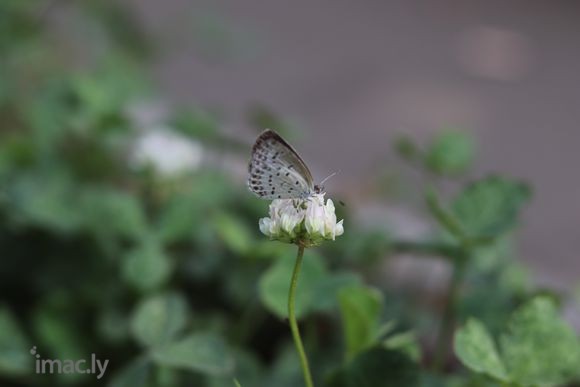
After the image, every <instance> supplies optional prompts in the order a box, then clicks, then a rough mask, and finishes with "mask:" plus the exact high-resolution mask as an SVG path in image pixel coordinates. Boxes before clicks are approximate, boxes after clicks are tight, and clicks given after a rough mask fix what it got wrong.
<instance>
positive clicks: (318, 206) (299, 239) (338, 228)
mask: <svg viewBox="0 0 580 387" xmlns="http://www.w3.org/2000/svg"><path fill="white" fill-rule="evenodd" d="M269 215H270V216H269V217H267V218H262V219H260V221H259V225H260V231H261V232H262V233H263V234H264V235H266V236H267V237H269V238H270V239H272V240H279V241H282V242H286V243H295V244H301V245H304V246H316V245H319V244H320V243H322V242H323V241H324V240H334V239H335V238H336V237H337V236H340V235H342V234H343V233H344V227H343V224H342V223H343V221H342V220H341V221H340V222H337V221H336V214H335V208H334V203H333V202H332V200H331V199H328V200H327V201H326V203H325V202H324V193H322V194H316V195H313V196H311V197H309V198H307V199H275V200H273V201H272V203H271V204H270V214H269Z"/></svg>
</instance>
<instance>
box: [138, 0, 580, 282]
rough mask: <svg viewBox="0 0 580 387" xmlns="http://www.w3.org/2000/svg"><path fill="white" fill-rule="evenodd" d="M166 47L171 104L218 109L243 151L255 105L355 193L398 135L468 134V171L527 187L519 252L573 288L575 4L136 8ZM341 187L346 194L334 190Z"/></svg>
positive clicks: (578, 63)
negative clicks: (473, 161)
mask: <svg viewBox="0 0 580 387" xmlns="http://www.w3.org/2000/svg"><path fill="white" fill-rule="evenodd" d="M129 3H130V4H131V6H132V7H133V8H134V9H135V12H136V14H137V15H138V17H139V18H140V19H142V20H143V21H144V22H145V25H146V26H147V28H148V32H149V33H150V34H151V35H152V36H153V37H154V38H155V40H156V41H157V42H158V44H159V47H158V48H160V49H161V50H162V55H159V60H158V62H157V63H156V64H155V65H154V68H153V69H152V70H153V74H154V77H155V79H156V81H157V83H158V84H159V85H160V86H161V88H162V90H163V92H164V93H165V95H166V96H168V98H169V99H170V101H171V102H173V103H175V104H179V105H187V104H198V105H199V104H201V105H202V106H206V107H219V108H221V109H223V111H224V112H227V116H226V117H225V120H226V122H227V125H226V127H227V130H229V131H231V132H236V133H238V132H239V136H240V137H241V138H244V139H246V140H247V141H248V142H250V141H251V140H252V137H253V136H254V135H255V132H254V131H252V130H251V128H249V127H248V125H247V120H244V115H245V114H246V112H247V110H248V108H249V107H251V106H253V105H254V104H256V103H260V104H263V105H265V106H267V107H269V108H271V109H272V110H273V111H275V112H276V113H279V114H280V115H281V116H282V117H284V118H287V119H289V120H290V121H291V122H293V123H295V124H296V125H297V126H299V127H300V128H302V129H303V130H304V131H305V132H307V133H308V135H307V136H303V137H302V138H299V139H297V140H296V141H295V145H296V147H297V148H298V149H299V150H300V151H301V153H302V155H303V156H304V158H305V159H306V160H307V161H309V163H311V164H312V167H313V169H314V171H315V175H316V176H317V177H319V178H320V177H323V176H325V175H326V174H328V173H330V172H332V171H335V170H340V171H341V172H342V174H341V177H340V178H336V179H335V181H334V182H333V183H332V186H333V188H336V189H342V190H348V189H352V188H353V187H357V186H364V185H365V184H367V182H368V180H369V179H373V178H374V176H375V175H376V163H377V162H378V161H380V162H383V161H384V160H386V159H388V157H389V154H390V153H391V152H392V151H391V147H390V143H391V140H392V138H393V136H394V135H396V134H397V133H400V132H405V133H408V134H410V135H412V136H414V137H417V138H426V137H428V136H429V135H430V133H432V132H434V131H437V130H439V129H441V128H458V129H464V130H469V131H472V132H473V133H474V135H475V137H476V139H477V140H478V143H479V159H478V160H479V161H478V164H477V173H478V174H485V173H488V172H493V171H498V172H500V171H501V172H502V173H505V174H507V175H511V176H514V177H521V178H524V179H526V180H528V181H530V182H531V183H532V184H533V186H534V188H535V195H534V200H533V203H532V205H531V206H530V207H529V208H528V209H527V211H526V212H525V213H526V215H525V219H524V227H522V229H521V231H520V234H519V235H520V237H519V240H520V256H521V259H523V260H525V261H526V262H528V263H529V264H530V265H531V267H532V271H533V274H534V276H535V278H536V281H537V282H539V283H540V284H545V285H549V286H553V287H556V288H560V289H563V288H570V287H572V286H574V285H575V284H577V283H578V281H579V279H580V259H579V257H578V256H577V255H578V253H577V252H576V248H577V246H578V242H579V241H580V204H579V202H578V199H579V198H580V179H579V178H578V166H579V164H580V153H579V151H578V149H579V147H580V129H579V128H578V125H579V122H580V74H579V71H578V69H580V23H579V22H578V21H579V20H580V19H579V17H580V3H578V2H576V1H535V0H534V1H510V2H505V1H487V2H474V1H468V2H466V1H431V2H427V1H404V0H396V1H379V0H361V1H352V0H348V1H347V0H332V1H330V0H320V1H307V0H296V1H293V2H281V1H270V2H268V1H258V0H245V1H224V0H211V1H209V0H208V1H187V0H165V1H158V0H157V1H156V0H131V1H129ZM341 185H342V187H341Z"/></svg>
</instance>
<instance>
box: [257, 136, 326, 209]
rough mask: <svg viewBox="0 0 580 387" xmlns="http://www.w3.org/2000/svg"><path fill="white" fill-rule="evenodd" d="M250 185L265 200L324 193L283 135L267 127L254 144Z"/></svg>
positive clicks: (306, 196) (304, 197) (296, 197)
mask: <svg viewBox="0 0 580 387" xmlns="http://www.w3.org/2000/svg"><path fill="white" fill-rule="evenodd" d="M248 170H249V176H248V188H249V189H250V191H252V192H253V193H254V194H256V196H258V197H259V198H261V199H267V200H273V199H307V198H309V197H311V196H313V195H316V194H321V193H323V192H324V187H323V186H322V184H323V183H324V182H325V181H326V180H327V179H328V178H330V177H331V176H333V175H334V174H332V175H331V176H329V177H327V178H326V179H324V180H323V181H322V182H321V183H320V184H319V185H315V184H314V179H313V178H312V173H310V169H308V167H307V166H306V163H305V162H304V161H303V160H302V158H301V157H300V156H299V155H298V153H297V152H296V151H295V150H294V148H292V146H291V145H290V144H288V143H287V142H286V141H285V140H284V139H283V138H282V137H280V135H279V134H278V133H276V132H274V131H273V130H270V129H266V130H265V131H264V132H262V134H260V135H259V136H258V138H257V139H256V142H255V143H254V146H253V147H252V156H251V159H250V165H249V168H248Z"/></svg>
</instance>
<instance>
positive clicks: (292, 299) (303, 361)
mask: <svg viewBox="0 0 580 387" xmlns="http://www.w3.org/2000/svg"><path fill="white" fill-rule="evenodd" d="M303 257H304V246H303V245H301V244H300V245H298V255H297V256H296V263H295V264H294V272H293V273H292V280H291V281H290V291H289V293H288V319H289V320H290V329H291V330H292V337H293V338H294V345H296V351H297V352H298V356H299V357H300V365H301V366H302V373H303V374H304V382H305V383H306V387H314V383H312V376H311V375H310V367H309V366H308V358H307V357H306V352H305V351H304V345H303V344H302V339H301V338H300V331H299V330H298V323H297V322H296V311H295V310H294V306H295V303H296V287H297V285H298V276H299V275H300V267H301V266H302V258H303Z"/></svg>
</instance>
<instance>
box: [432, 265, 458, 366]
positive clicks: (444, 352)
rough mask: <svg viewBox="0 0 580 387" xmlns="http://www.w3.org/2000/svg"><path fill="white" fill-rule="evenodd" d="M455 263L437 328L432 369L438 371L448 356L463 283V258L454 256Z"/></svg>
mask: <svg viewBox="0 0 580 387" xmlns="http://www.w3.org/2000/svg"><path fill="white" fill-rule="evenodd" d="M455 258H456V261H455V262H454V263H453V273H452V275H451V281H450V283H449V290H448V293H447V299H446V300H445V309H444V311H443V318H442V321H441V325H440V326H439V333H438V334H437V342H436V346H435V359H434V361H433V369H434V370H435V371H440V370H441V369H442V368H443V367H444V366H445V362H446V360H447V356H448V354H449V345H450V343H451V341H452V338H451V335H452V333H453V326H454V324H455V320H456V318H457V316H456V314H457V313H456V312H457V302H458V298H459V291H460V289H461V285H462V283H463V277H464V273H465V260H464V258H465V257H464V256H456V257H455Z"/></svg>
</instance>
